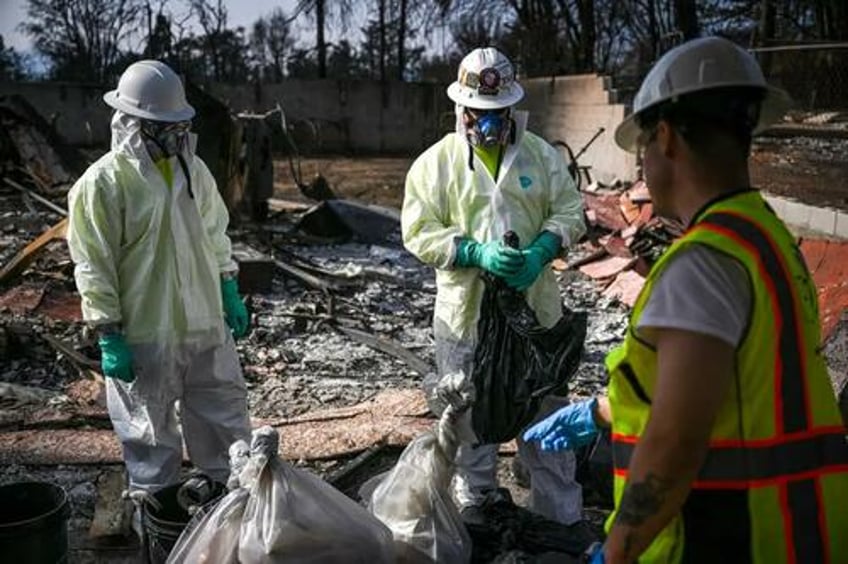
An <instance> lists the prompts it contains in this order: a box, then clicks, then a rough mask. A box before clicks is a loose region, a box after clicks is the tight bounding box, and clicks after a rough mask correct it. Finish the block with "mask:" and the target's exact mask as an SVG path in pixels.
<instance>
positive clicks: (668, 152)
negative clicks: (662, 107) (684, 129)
mask: <svg viewBox="0 0 848 564" xmlns="http://www.w3.org/2000/svg"><path fill="white" fill-rule="evenodd" d="M656 135H657V148H658V149H659V150H660V153H662V155H663V156H664V157H665V158H667V159H669V158H672V157H673V156H674V155H675V154H676V153H677V152H678V151H679V150H680V141H681V140H680V136H679V135H678V134H677V131H675V130H674V128H673V127H671V124H670V123H668V122H667V121H666V120H664V119H661V120H660V122H659V123H658V124H657V134H656Z"/></svg>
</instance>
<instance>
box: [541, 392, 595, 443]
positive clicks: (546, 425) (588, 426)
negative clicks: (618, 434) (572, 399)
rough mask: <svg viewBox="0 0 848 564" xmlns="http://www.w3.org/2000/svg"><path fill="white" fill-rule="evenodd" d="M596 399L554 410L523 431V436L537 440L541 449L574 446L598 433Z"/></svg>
mask: <svg viewBox="0 0 848 564" xmlns="http://www.w3.org/2000/svg"><path fill="white" fill-rule="evenodd" d="M597 408H598V400H597V399H596V398H592V399H591V400H586V401H580V402H576V403H570V404H568V405H566V406H565V407H563V408H561V409H559V410H557V411H555V412H554V413H552V414H551V415H549V416H548V417H546V418H545V419H543V420H542V421H539V422H538V423H536V424H535V425H533V426H532V427H530V428H529V429H528V430H527V431H526V432H525V433H524V440H525V441H527V442H530V441H539V443H540V444H541V446H542V450H544V451H559V450H573V449H576V448H579V447H581V446H584V445H587V444H589V443H591V442H592V441H593V440H595V437H597V436H598V426H597V424H596V423H595V412H596V411H597Z"/></svg>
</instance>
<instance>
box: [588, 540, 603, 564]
mask: <svg viewBox="0 0 848 564" xmlns="http://www.w3.org/2000/svg"><path fill="white" fill-rule="evenodd" d="M583 561H584V562H588V564H605V562H606V558H604V545H602V544H601V543H599V542H595V543H592V546H590V547H589V548H588V549H587V550H586V552H585V553H584V554H583Z"/></svg>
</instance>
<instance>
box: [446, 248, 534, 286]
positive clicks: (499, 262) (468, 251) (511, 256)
mask: <svg viewBox="0 0 848 564" xmlns="http://www.w3.org/2000/svg"><path fill="white" fill-rule="evenodd" d="M523 260H524V259H523V258H522V256H521V251H519V250H518V249H513V248H510V247H507V246H506V245H504V244H503V243H502V242H500V241H490V242H488V243H478V242H477V241H474V240H472V239H462V240H461V241H460V242H459V244H458V245H457V247H456V261H455V263H456V265H457V266H476V267H477V268H482V269H483V270H485V271H487V272H491V273H492V274H494V275H496V276H500V277H502V278H505V277H507V276H511V275H513V274H515V273H516V272H518V271H519V270H520V269H521V264H522V262H523Z"/></svg>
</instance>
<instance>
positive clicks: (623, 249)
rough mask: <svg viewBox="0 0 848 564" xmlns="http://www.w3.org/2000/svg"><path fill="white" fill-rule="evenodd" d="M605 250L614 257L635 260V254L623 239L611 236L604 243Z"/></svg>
mask: <svg viewBox="0 0 848 564" xmlns="http://www.w3.org/2000/svg"><path fill="white" fill-rule="evenodd" d="M602 244H603V246H604V249H605V250H606V251H607V252H608V253H609V254H610V255H611V256H614V257H622V258H633V253H631V252H630V249H629V248H628V247H627V242H626V241H625V240H624V239H622V238H621V237H617V236H614V235H613V236H610V237H609V238H607V239H606V240H605V241H603V242H602Z"/></svg>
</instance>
